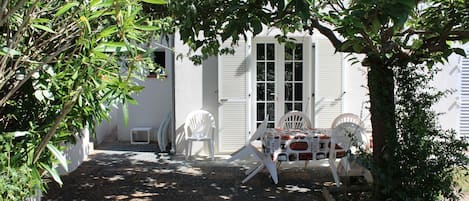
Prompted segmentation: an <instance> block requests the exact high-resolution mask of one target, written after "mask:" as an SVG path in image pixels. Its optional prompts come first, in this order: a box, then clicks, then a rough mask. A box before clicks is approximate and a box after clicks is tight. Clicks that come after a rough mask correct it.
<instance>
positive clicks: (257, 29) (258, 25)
mask: <svg viewBox="0 0 469 201" xmlns="http://www.w3.org/2000/svg"><path fill="white" fill-rule="evenodd" d="M251 26H252V27H253V29H254V30H253V31H254V35H257V34H258V33H260V32H261V31H262V23H261V21H260V20H259V19H258V18H257V17H256V18H254V19H253V21H252V22H251Z"/></svg>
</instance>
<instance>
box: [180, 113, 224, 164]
mask: <svg viewBox="0 0 469 201" xmlns="http://www.w3.org/2000/svg"><path fill="white" fill-rule="evenodd" d="M215 129H216V126H215V119H214V118H213V115H212V114H211V113H210V112H207V111H205V110H197V111H193V112H191V113H189V115H187V117H186V121H185V123H184V133H185V140H186V160H187V159H189V156H190V155H191V152H192V142H193V141H206V142H208V143H209V144H210V158H211V159H212V160H213V159H214V157H213V155H214V135H215Z"/></svg>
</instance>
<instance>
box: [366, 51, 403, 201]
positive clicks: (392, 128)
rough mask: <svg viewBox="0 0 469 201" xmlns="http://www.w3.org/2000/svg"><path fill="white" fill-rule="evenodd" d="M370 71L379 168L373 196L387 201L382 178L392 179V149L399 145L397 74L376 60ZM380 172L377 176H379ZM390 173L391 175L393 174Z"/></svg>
mask: <svg viewBox="0 0 469 201" xmlns="http://www.w3.org/2000/svg"><path fill="white" fill-rule="evenodd" d="M369 67H370V69H369V71H368V88H369V92H370V113H371V126H372V129H373V131H372V136H373V160H374V164H375V165H376V168H377V169H376V170H377V171H378V172H376V171H375V174H374V182H375V183H374V196H375V199H376V200H384V199H383V198H384V196H385V195H384V193H383V191H382V190H383V188H385V185H386V182H385V181H384V180H386V179H384V180H383V177H382V176H385V177H392V176H393V175H392V172H389V171H387V170H390V169H392V167H391V166H392V164H393V162H392V161H391V160H392V155H390V154H389V153H392V150H389V149H390V148H392V147H395V146H392V145H394V143H395V142H397V138H396V136H397V134H396V120H395V109H396V106H395V102H394V74H393V70H392V68H391V67H387V66H385V65H384V64H383V62H381V60H379V59H376V60H374V61H372V60H370V66H369ZM376 173H378V174H376ZM390 173H391V174H390Z"/></svg>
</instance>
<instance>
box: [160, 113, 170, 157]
mask: <svg viewBox="0 0 469 201" xmlns="http://www.w3.org/2000/svg"><path fill="white" fill-rule="evenodd" d="M170 121H171V113H170V112H168V113H167V114H166V117H165V118H164V119H163V121H161V123H160V127H159V128H158V134H157V139H158V146H159V147H160V150H161V151H166V145H167V144H168V141H171V139H170V138H169V136H168V127H169V124H170Z"/></svg>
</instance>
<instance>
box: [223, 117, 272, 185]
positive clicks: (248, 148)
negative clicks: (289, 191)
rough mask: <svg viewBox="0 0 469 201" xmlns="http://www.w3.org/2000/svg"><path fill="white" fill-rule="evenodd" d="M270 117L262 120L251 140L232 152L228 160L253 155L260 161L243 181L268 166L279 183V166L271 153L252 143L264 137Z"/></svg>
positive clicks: (248, 171)
mask: <svg viewBox="0 0 469 201" xmlns="http://www.w3.org/2000/svg"><path fill="white" fill-rule="evenodd" d="M268 118H269V117H268V116H267V117H266V118H265V119H264V121H262V123H261V124H260V125H259V127H258V128H257V130H256V132H254V134H253V135H252V136H251V138H250V139H249V141H247V142H246V144H245V145H244V146H243V147H241V148H240V149H238V150H237V151H235V152H233V153H232V154H231V158H229V159H228V162H232V161H234V160H236V159H242V158H244V157H247V156H250V155H252V156H253V157H254V158H255V160H256V161H258V163H257V164H256V165H255V166H254V167H252V168H250V169H248V170H247V171H246V175H248V176H247V177H246V178H244V179H243V180H242V181H241V182H242V183H245V182H247V181H248V180H249V179H251V178H252V177H253V176H254V175H256V174H257V173H258V172H259V171H261V170H262V169H263V168H264V167H266V168H267V170H268V171H269V173H270V176H271V177H272V180H273V181H274V183H275V184H277V183H278V176H277V168H276V167H275V163H274V162H273V161H272V158H271V157H270V156H269V155H265V154H264V153H262V152H260V151H259V150H258V149H257V148H256V147H254V146H253V145H252V144H251V143H252V142H253V141H254V140H256V139H259V138H261V140H262V139H263V137H264V134H265V131H266V129H267V120H268Z"/></svg>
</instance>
